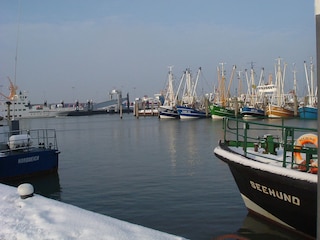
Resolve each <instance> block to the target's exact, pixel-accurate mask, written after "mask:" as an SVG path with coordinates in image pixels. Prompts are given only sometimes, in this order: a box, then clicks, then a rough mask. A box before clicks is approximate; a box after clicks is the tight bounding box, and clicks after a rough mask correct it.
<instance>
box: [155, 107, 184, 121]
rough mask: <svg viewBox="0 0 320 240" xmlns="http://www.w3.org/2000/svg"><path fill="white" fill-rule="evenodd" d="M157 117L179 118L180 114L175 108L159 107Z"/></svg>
mask: <svg viewBox="0 0 320 240" xmlns="http://www.w3.org/2000/svg"><path fill="white" fill-rule="evenodd" d="M159 117H160V118H161V119H179V118H180V115H179V113H178V111H177V110H176V109H172V108H165V107H160V112H159Z"/></svg>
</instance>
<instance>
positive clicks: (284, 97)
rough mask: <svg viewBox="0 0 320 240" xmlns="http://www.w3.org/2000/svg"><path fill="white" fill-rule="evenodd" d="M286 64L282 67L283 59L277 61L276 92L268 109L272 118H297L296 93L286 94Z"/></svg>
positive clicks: (267, 111)
mask: <svg viewBox="0 0 320 240" xmlns="http://www.w3.org/2000/svg"><path fill="white" fill-rule="evenodd" d="M286 66H287V65H286V64H283V66H281V58H278V59H277V64H276V66H275V75H276V82H275V85H276V91H275V92H274V94H273V95H272V98H271V101H270V102H269V103H268V106H267V108H266V114H267V116H268V117H271V118H289V117H295V116H296V115H297V113H295V107H296V106H295V104H294V103H295V92H294V91H291V92H290V93H289V94H285V93H284V86H285V71H286Z"/></svg>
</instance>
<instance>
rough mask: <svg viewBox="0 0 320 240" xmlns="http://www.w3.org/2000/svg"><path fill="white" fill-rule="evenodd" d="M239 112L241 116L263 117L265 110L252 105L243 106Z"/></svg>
mask: <svg viewBox="0 0 320 240" xmlns="http://www.w3.org/2000/svg"><path fill="white" fill-rule="evenodd" d="M240 114H241V116H242V117H243V118H263V117H265V112H264V110H262V109H259V108H254V107H243V108H241V110H240Z"/></svg>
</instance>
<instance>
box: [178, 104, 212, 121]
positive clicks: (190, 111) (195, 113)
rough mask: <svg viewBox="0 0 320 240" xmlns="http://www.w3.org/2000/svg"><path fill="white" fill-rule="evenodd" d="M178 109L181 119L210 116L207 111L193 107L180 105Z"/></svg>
mask: <svg viewBox="0 0 320 240" xmlns="http://www.w3.org/2000/svg"><path fill="white" fill-rule="evenodd" d="M177 111H178V114H179V116H180V119H195V118H207V117H209V114H207V113H206V112H204V111H200V110H197V109H194V108H191V107H184V106H178V107H177Z"/></svg>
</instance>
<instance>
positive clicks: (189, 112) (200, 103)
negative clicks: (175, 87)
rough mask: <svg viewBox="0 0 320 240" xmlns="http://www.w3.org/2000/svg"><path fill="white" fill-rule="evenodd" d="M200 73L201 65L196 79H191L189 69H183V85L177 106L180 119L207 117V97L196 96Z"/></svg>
mask: <svg viewBox="0 0 320 240" xmlns="http://www.w3.org/2000/svg"><path fill="white" fill-rule="evenodd" d="M200 73H201V67H200V68H199V69H198V71H197V75H196V79H195V80H193V79H192V76H191V71H190V69H189V68H188V69H186V71H185V75H184V76H185V85H184V90H183V93H182V99H181V104H179V105H178V106H177V111H178V114H179V116H180V119H197V118H207V117H209V116H210V115H209V112H208V111H207V106H208V104H207V98H206V96H204V97H203V98H202V99H200V98H198V96H197V84H198V81H199V77H200Z"/></svg>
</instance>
